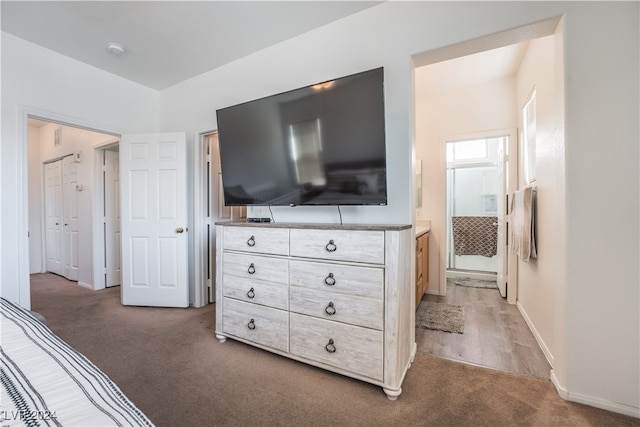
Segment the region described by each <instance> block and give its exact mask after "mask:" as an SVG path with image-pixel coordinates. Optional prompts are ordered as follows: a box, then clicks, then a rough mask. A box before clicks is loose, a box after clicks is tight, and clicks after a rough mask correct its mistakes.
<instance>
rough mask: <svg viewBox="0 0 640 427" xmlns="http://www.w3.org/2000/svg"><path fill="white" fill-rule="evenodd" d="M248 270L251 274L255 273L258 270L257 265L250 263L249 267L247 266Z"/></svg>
mask: <svg viewBox="0 0 640 427" xmlns="http://www.w3.org/2000/svg"><path fill="white" fill-rule="evenodd" d="M247 272H248V273H249V274H254V273H255V272H256V267H255V266H254V265H253V263H251V265H249V268H247Z"/></svg>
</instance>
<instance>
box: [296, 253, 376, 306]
mask: <svg viewBox="0 0 640 427" xmlns="http://www.w3.org/2000/svg"><path fill="white" fill-rule="evenodd" d="M289 269H290V274H289V284H291V285H295V286H302V287H305V288H311V289H318V290H325V291H331V292H338V293H343V294H350V295H359V296H364V297H371V298H379V299H382V297H383V295H384V270H383V269H382V268H377V267H356V266H351V265H342V264H332V263H328V262H311V261H290V263H289Z"/></svg>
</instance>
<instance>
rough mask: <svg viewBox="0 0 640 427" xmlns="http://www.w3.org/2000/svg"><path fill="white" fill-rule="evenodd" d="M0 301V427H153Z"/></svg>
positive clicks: (96, 373)
mask: <svg viewBox="0 0 640 427" xmlns="http://www.w3.org/2000/svg"><path fill="white" fill-rule="evenodd" d="M0 300H1V306H0V328H1V341H0V352H1V358H0V359H1V364H0V382H1V383H2V394H1V398H2V400H0V404H1V408H0V425H2V426H3V427H4V426H85V427H88V426H153V424H152V423H151V421H150V420H149V419H148V418H147V417H146V416H145V415H144V414H143V413H142V411H140V410H139V409H138V408H137V407H136V406H135V405H134V404H133V403H132V402H131V401H130V400H129V399H128V398H127V397H126V396H125V395H124V394H123V393H122V391H121V390H120V389H119V388H118V387H117V386H116V385H115V384H114V383H113V382H112V381H111V380H110V379H109V377H107V376H106V375H105V374H104V373H103V372H102V371H100V369H98V368H97V367H96V366H95V365H94V364H93V363H91V361H89V359H87V358H86V357H84V356H83V355H82V354H80V353H79V352H77V351H76V350H74V349H73V348H71V347H70V346H69V345H68V344H67V343H65V342H64V341H62V339H60V338H59V337H58V336H56V335H55V334H54V333H53V332H51V330H50V329H49V328H48V327H47V326H46V325H45V324H44V323H43V322H41V321H40V320H38V319H37V318H36V316H34V315H33V314H32V313H31V312H29V311H27V310H25V309H23V308H21V307H19V306H17V305H15V304H13V303H11V302H10V301H8V300H5V299H4V298H0Z"/></svg>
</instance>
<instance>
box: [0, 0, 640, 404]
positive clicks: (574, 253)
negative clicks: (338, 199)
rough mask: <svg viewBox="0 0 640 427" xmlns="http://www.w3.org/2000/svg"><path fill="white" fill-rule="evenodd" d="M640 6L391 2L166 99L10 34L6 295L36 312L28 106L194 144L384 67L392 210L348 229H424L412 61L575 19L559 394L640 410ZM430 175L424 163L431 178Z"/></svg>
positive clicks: (5, 79) (6, 45)
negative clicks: (219, 121)
mask: <svg viewBox="0 0 640 427" xmlns="http://www.w3.org/2000/svg"><path fill="white" fill-rule="evenodd" d="M638 7H639V4H638V3H637V2H620V3H613V2H562V3H556V2H494V3H483V2H385V3H383V4H381V5H379V6H376V7H373V8H370V9H367V10H365V11H363V12H361V13H358V14H356V15H352V16H350V17H347V18H345V19H343V20H340V21H338V22H336V23H333V24H331V25H327V26H325V27H323V28H320V29H317V30H314V31H311V32H308V33H306V34H304V35H302V36H300V37H296V38H294V39H291V40H288V41H285V42H283V43H280V44H278V45H276V46H273V47H271V48H268V49H265V50H263V51H261V52H258V53H256V54H254V55H251V56H249V57H246V58H243V59H240V60H238V61H236V62H234V63H232V64H230V65H227V66H225V67H222V68H220V69H217V70H214V71H211V72H209V73H205V74H203V75H201V76H198V77H196V78H194V79H191V80H188V81H186V82H184V83H181V84H178V85H176V86H174V87H171V88H169V89H167V90H165V91H163V92H161V93H160V97H159V99H158V97H157V93H156V92H154V91H151V90H149V89H146V88H143V87H141V86H139V85H136V84H133V83H130V82H126V81H124V80H122V79H119V78H117V77H114V76H111V75H109V74H106V73H103V72H100V71H98V70H96V69H93V68H91V67H88V66H84V65H82V64H79V63H77V62H75V61H73V60H71V59H69V58H65V57H63V56H60V55H56V54H54V53H52V52H49V51H47V50H45V49H41V48H38V47H35V46H33V45H31V44H29V43H27V42H24V41H21V40H18V39H16V38H14V37H12V36H9V35H6V34H3V38H2V61H1V62H2V64H1V65H2V160H1V161H2V197H1V199H2V212H1V213H2V227H0V232H2V248H1V250H2V252H1V253H0V258H1V259H2V295H3V296H6V297H8V298H10V299H12V300H14V301H19V302H20V303H21V304H22V305H24V306H27V307H28V306H29V296H28V295H25V294H24V291H23V293H22V294H21V293H20V289H25V287H24V286H23V282H24V281H25V280H28V262H27V260H26V258H28V248H27V237H26V230H27V228H28V227H27V225H26V224H24V222H25V221H26V219H25V218H26V214H25V213H24V212H23V209H22V206H24V205H26V204H27V202H26V200H23V198H24V199H26V198H27V196H26V188H24V186H23V185H26V183H25V180H26V171H23V170H21V168H20V164H21V163H20V162H18V160H19V159H20V158H21V155H20V154H19V151H20V150H22V149H23V148H24V147H22V146H21V145H19V143H18V141H21V139H20V138H22V137H23V136H22V135H21V134H22V133H25V132H26V124H25V125H24V129H19V128H18V125H17V123H19V120H18V117H17V114H18V113H17V111H18V109H19V106H21V105H26V106H32V107H34V108H39V109H43V110H47V111H54V112H58V113H60V114H63V115H67V116H71V117H78V118H81V119H83V120H84V121H86V122H93V123H105V124H106V125H105V126H106V127H103V126H98V128H102V129H104V130H109V129H107V128H108V127H114V128H124V129H128V130H131V131H139V132H143V131H150V130H151V131H153V130H155V127H156V126H157V124H158V118H159V120H160V123H161V125H160V128H161V130H167V131H169V130H180V131H187V132H189V133H188V135H190V136H192V135H193V133H194V132H196V131H199V130H203V129H207V128H214V127H215V110H216V108H219V107H223V106H228V105H232V104H235V103H238V102H242V101H246V100H249V99H254V98H257V97H260V96H263V95H268V94H273V93H276V92H281V91H284V90H288V89H291V88H295V87H299V86H302V85H305V84H309V83H314V82H318V81H324V80H327V79H329V78H332V77H336V76H341V75H345V74H350V73H352V72H356V71H361V70H364V69H369V68H374V67H378V66H384V67H385V73H386V87H385V96H386V117H387V118H386V125H387V131H386V132H387V143H388V146H387V154H388V165H389V168H390V173H389V186H390V188H392V189H395V190H392V192H391V194H390V198H389V206H387V207H384V208H383V207H375V208H371V209H368V208H367V209H363V208H354V209H352V210H349V211H348V212H346V213H345V217H346V218H345V220H347V221H354V220H356V221H359V222H381V223H392V222H398V223H406V222H412V221H414V218H413V213H414V206H413V201H412V195H413V191H412V189H413V170H412V162H413V160H412V159H413V158H414V144H413V130H412V121H413V120H412V116H413V110H412V105H413V103H412V92H413V86H412V67H413V65H412V60H411V58H412V56H413V55H416V54H419V53H422V52H427V51H431V50H435V49H440V48H442V47H445V46H449V45H453V44H456V43H460V42H463V41H467V40H472V39H475V38H478V37H483V36H485V35H488V34H495V33H498V32H501V31H504V30H507V29H511V28H519V27H521V26H524V25H528V24H531V23H534V22H539V21H543V20H545V19H548V18H552V17H558V16H564V21H565V23H566V25H565V27H564V29H563V35H564V48H565V51H564V52H565V69H564V79H565V81H566V86H565V91H564V93H565V98H566V102H565V106H566V117H565V147H566V150H565V160H566V163H565V173H566V176H565V180H566V190H567V191H566V200H565V206H566V218H567V221H566V229H565V231H564V232H563V238H564V240H565V242H566V247H565V257H566V264H565V265H566V275H565V277H564V278H563V280H562V281H561V283H559V284H558V286H559V287H560V288H561V289H559V290H558V292H560V293H561V294H562V305H561V306H560V307H559V308H558V315H557V316H556V320H557V323H556V328H558V330H559V331H560V332H558V333H557V334H558V336H561V337H563V339H562V340H560V341H559V342H560V343H561V346H562V349H559V352H561V353H562V354H563V357H562V358H561V360H558V357H557V356H556V361H555V365H554V370H555V371H556V378H557V379H558V381H557V383H556V385H557V387H558V388H559V391H560V392H561V393H562V395H563V396H565V397H568V398H570V399H572V400H578V401H583V402H586V403H589V404H591V405H595V406H600V407H605V408H608V409H613V410H617V411H619V412H625V413H630V414H634V415H636V416H640V409H639V406H640V404H639V403H638V402H639V401H640V387H639V384H638V383H639V381H638V378H640V369H639V367H640V366H639V365H640V362H639V360H640V354H639V348H640V345H639V343H640V319H639V317H638V312H639V310H638V308H639V300H640V294H639V286H638V283H639V282H640V271H639V269H638V260H640V251H639V247H638V245H639V240H640V239H639V230H638V226H639V221H638V220H639V200H640V191H639V176H638V169H639V163H640V153H639V150H638V148H639V147H638V145H639V144H638V140H639V139H640V131H639V129H638V126H639V125H638V117H639V115H640V114H639V113H640V112H639V106H638V105H639V96H638V94H639V83H638V80H639V79H638V74H639V62H640V61H639V59H640V58H639V54H638V39H639V32H638V26H639V21H640V19H639V18H640V16H639V8H638ZM594 29H597V31H595V30H594ZM158 107H159V110H158ZM189 142H190V144H193V140H191V141H189ZM23 156H24V157H26V154H24V155H23ZM427 168H428V166H427V165H424V164H423V173H424V171H425V170H426V169H427ZM425 182H426V180H425ZM430 202H431V201H429V200H426V201H425V204H427V203H430ZM312 212H313V213H312V214H311V215H309V216H308V217H307V216H305V215H303V214H308V213H310V212H309V211H307V210H301V209H300V210H299V209H298V208H296V209H295V210H285V211H284V212H278V213H276V215H278V214H281V218H280V219H281V220H283V221H284V220H287V219H293V220H310V221H323V222H331V221H334V220H335V219H336V215H335V214H334V213H332V212H330V211H328V210H324V209H318V210H317V211H316V210H313V211H312ZM23 215H24V216H23ZM612 215H614V218H613V219H612ZM603 225H604V226H603ZM601 226H603V227H601ZM594 231H596V233H594ZM16 246H17V247H18V251H16V250H15V248H16ZM19 254H20V255H19ZM20 257H22V258H20ZM603 284H606V286H603ZM26 289H28V288H26ZM409 375H410V373H409Z"/></svg>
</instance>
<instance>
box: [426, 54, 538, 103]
mask: <svg viewBox="0 0 640 427" xmlns="http://www.w3.org/2000/svg"><path fill="white" fill-rule="evenodd" d="M528 44H529V43H528V42H523V43H518V44H513V45H509V46H505V47H501V48H497V49H492V50H487V51H484V52H479V53H475V54H473V55H466V56H461V57H459V58H455V59H451V60H448V61H442V62H437V63H435V64H431V65H426V66H423V67H419V68H416V71H415V87H416V94H417V95H418V96H421V95H422V96H424V95H429V94H432V93H436V92H447V91H450V90H455V89H460V88H464V87H468V86H473V85H477V84H481V83H486V82H489V81H494V80H498V79H503V78H507V77H511V76H514V75H515V74H516V73H517V72H518V69H519V68H520V64H521V62H522V58H523V57H524V54H525V53H526V51H527V46H528Z"/></svg>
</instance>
